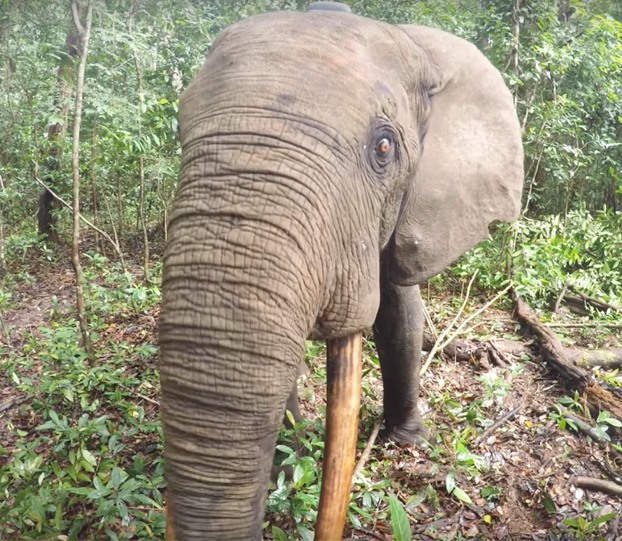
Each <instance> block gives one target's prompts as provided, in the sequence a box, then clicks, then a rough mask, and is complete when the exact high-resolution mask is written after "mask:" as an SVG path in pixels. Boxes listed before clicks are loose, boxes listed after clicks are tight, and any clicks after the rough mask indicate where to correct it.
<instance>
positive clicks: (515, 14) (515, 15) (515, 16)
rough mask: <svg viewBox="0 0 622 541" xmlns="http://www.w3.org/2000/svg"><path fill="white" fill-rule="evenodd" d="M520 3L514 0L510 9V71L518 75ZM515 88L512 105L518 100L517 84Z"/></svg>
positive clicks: (520, 0)
mask: <svg viewBox="0 0 622 541" xmlns="http://www.w3.org/2000/svg"><path fill="white" fill-rule="evenodd" d="M521 4H522V0H514V8H513V9H512V27H513V28H512V42H513V46H512V56H511V64H512V71H513V72H514V75H518V64H519V47H520V6H521ZM515 88H516V90H515V92H514V105H516V103H517V101H518V88H519V85H516V86H515Z"/></svg>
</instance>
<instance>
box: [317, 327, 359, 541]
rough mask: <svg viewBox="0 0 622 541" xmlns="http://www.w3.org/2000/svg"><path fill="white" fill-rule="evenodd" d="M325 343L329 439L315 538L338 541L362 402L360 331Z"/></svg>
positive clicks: (352, 464)
mask: <svg viewBox="0 0 622 541" xmlns="http://www.w3.org/2000/svg"><path fill="white" fill-rule="evenodd" d="M326 345H327V348H326V349H327V352H326V356H327V361H326V378H327V393H326V396H327V399H326V402H327V404H326V439H325V448H324V465H323V472H322V491H321V493H320V505H319V510H318V519H317V524H316V528H315V541H337V540H339V539H341V536H342V534H343V527H344V524H345V519H346V511H347V509H348V504H349V503H350V487H351V486H352V473H353V471H354V458H355V452H356V436H357V432H358V416H359V408H360V405H361V367H362V349H361V347H362V346H361V333H360V332H357V333H354V334H350V335H348V336H346V337H344V338H334V339H332V340H328V341H327V344H326Z"/></svg>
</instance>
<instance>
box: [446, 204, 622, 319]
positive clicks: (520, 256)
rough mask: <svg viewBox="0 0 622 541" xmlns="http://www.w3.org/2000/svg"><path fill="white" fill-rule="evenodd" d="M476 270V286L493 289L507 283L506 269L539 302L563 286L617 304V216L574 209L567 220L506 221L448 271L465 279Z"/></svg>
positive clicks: (621, 267) (621, 258)
mask: <svg viewBox="0 0 622 541" xmlns="http://www.w3.org/2000/svg"><path fill="white" fill-rule="evenodd" d="M476 269H479V270H480V272H479V276H478V280H479V283H480V285H481V286H483V287H485V288H492V289H500V288H502V287H503V286H504V285H505V284H506V283H507V282H506V276H507V274H506V273H507V271H508V269H509V272H510V273H511V276H512V279H513V282H514V284H515V289H516V291H517V293H518V294H519V295H521V296H523V297H525V298H526V299H528V300H529V301H530V302H533V303H534V304H536V305H540V306H543V304H544V303H545V302H550V300H551V298H553V299H554V298H555V297H556V296H557V295H559V292H560V291H561V290H562V289H563V287H564V285H565V284H569V285H572V286H574V287H576V288H577V289H579V290H580V291H583V292H585V293H587V294H589V295H593V296H594V297H597V298H599V299H603V300H605V301H607V302H610V303H611V304H614V305H615V304H618V305H622V214H620V213H613V212H612V211H611V210H602V211H598V212H596V213H594V214H591V213H588V212H587V211H585V210H582V211H579V210H577V211H570V212H569V213H568V216H567V217H566V219H564V218H563V217H561V216H548V217H545V218H543V219H541V220H533V219H526V218H524V219H522V220H520V221H517V222H514V223H512V224H509V225H505V226H503V227H500V228H499V229H498V230H497V231H496V232H495V235H494V236H493V238H492V239H491V240H487V241H485V242H483V243H481V244H480V245H479V246H477V247H476V248H474V249H473V250H471V251H470V252H469V253H468V254H466V255H465V256H464V257H463V258H462V259H461V260H460V261H459V262H458V264H457V265H456V266H455V267H454V268H453V269H452V273H453V274H455V275H457V276H460V277H466V276H469V275H471V274H473V272H474V271H475V270H476ZM614 316H615V314H611V317H614Z"/></svg>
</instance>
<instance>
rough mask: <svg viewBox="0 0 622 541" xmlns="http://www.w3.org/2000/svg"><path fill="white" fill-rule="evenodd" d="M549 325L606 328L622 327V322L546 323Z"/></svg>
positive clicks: (570, 327)
mask: <svg viewBox="0 0 622 541" xmlns="http://www.w3.org/2000/svg"><path fill="white" fill-rule="evenodd" d="M545 325H546V326H547V327H566V328H568V329H580V328H581V327H603V328H604V329H622V323H545Z"/></svg>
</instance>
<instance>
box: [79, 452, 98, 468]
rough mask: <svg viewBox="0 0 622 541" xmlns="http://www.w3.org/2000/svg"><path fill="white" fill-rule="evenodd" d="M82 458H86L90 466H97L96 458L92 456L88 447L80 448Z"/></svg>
mask: <svg viewBox="0 0 622 541" xmlns="http://www.w3.org/2000/svg"><path fill="white" fill-rule="evenodd" d="M81 453H82V458H84V460H86V461H87V462H88V463H89V464H90V465H91V466H97V459H96V458H95V457H94V456H93V453H91V451H89V450H88V449H82V451H81Z"/></svg>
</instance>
